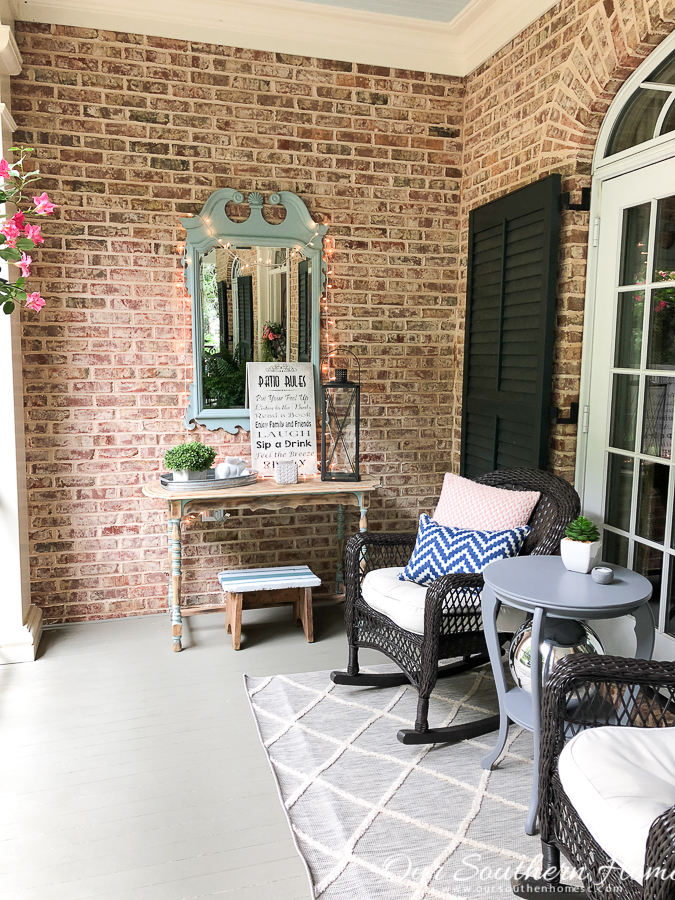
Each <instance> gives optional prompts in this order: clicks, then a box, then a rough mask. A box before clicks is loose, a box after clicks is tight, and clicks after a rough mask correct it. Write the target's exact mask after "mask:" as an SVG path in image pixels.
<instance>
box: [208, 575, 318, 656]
mask: <svg viewBox="0 0 675 900" xmlns="http://www.w3.org/2000/svg"><path fill="white" fill-rule="evenodd" d="M218 580H219V581H220V583H221V585H222V588H223V590H224V591H225V626H226V628H227V633H228V634H231V635H232V646H233V647H234V649H235V650H238V649H239V647H240V644H241V611H242V609H263V608H265V607H268V606H277V605H283V604H287V603H292V604H293V620H294V621H295V624H296V625H302V627H303V630H304V632H305V637H306V638H307V640H308V641H310V642H311V641H313V640H314V624H313V621H312V588H313V587H318V586H319V585H320V584H321V579H320V578H317V577H316V575H315V574H314V572H312V570H311V569H310V568H309V566H280V567H279V568H274V569H230V570H229V571H227V572H219V573H218Z"/></svg>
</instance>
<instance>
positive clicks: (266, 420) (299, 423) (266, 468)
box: [246, 362, 317, 475]
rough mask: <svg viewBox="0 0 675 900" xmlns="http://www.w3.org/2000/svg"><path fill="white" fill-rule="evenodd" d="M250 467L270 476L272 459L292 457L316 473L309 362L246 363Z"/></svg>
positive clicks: (305, 469)
mask: <svg viewBox="0 0 675 900" xmlns="http://www.w3.org/2000/svg"><path fill="white" fill-rule="evenodd" d="M246 370H247V377H248V399H249V410H250V414H251V467H252V468H253V469H255V470H256V471H258V472H260V474H261V475H274V463H275V460H282V459H293V460H295V461H296V462H297V464H298V473H299V474H300V475H316V471H317V468H316V408H315V406H314V366H313V365H312V363H286V362H278V363H248V365H247V367H246Z"/></svg>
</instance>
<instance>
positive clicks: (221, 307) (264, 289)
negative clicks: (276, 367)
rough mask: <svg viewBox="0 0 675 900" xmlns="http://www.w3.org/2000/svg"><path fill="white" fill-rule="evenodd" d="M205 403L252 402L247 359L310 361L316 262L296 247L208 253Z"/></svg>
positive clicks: (204, 270) (204, 260)
mask: <svg viewBox="0 0 675 900" xmlns="http://www.w3.org/2000/svg"><path fill="white" fill-rule="evenodd" d="M201 295H202V341H203V344H202V347H201V360H202V393H203V398H202V399H203V407H204V408H205V409H237V408H241V407H243V406H244V404H245V387H246V363H247V362H310V361H311V333H312V321H311V316H312V262H311V260H310V259H305V258H304V256H303V255H302V253H300V252H299V251H298V250H297V249H294V248H293V247H289V248H283V247H282V248H279V247H259V246H257V247H243V246H242V247H230V246H228V247H222V246H221V247H214V248H213V249H212V250H210V251H209V252H208V253H206V254H203V255H202V256H201Z"/></svg>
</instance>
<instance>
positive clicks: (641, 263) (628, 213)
mask: <svg viewBox="0 0 675 900" xmlns="http://www.w3.org/2000/svg"><path fill="white" fill-rule="evenodd" d="M650 213H651V204H650V203H642V204H641V205H640V206H631V207H630V208H629V209H624V211H623V225H622V226H621V275H620V277H619V284H644V283H645V281H646V280H647V248H648V244H649V216H650Z"/></svg>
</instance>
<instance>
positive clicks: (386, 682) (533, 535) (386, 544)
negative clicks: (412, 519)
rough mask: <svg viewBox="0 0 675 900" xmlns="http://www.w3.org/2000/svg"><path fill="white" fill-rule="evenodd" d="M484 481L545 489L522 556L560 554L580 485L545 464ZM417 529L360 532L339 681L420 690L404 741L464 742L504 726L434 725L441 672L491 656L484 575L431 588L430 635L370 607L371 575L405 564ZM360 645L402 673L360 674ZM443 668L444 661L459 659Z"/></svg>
mask: <svg viewBox="0 0 675 900" xmlns="http://www.w3.org/2000/svg"><path fill="white" fill-rule="evenodd" d="M475 480H476V481H477V482H478V483H479V484H486V485H490V486H492V487H499V488H503V489H506V490H511V491H539V492H540V493H541V498H540V500H539V502H538V503H537V505H536V507H535V509H534V512H533V513H532V516H531V518H530V521H529V523H528V524H529V525H530V527H531V529H532V531H531V532H530V534H529V535H528V537H527V539H526V541H525V543H524V545H523V549H522V551H521V554H530V553H534V554H541V555H553V554H555V553H557V552H558V551H559V548H560V541H561V539H562V537H563V536H564V531H565V526H566V525H567V524H568V522H570V521H571V520H572V519H574V518H575V517H576V516H577V515H578V514H579V497H578V495H577V493H576V491H575V490H574V488H573V487H572V486H571V485H570V484H568V482H566V481H564V480H563V479H562V478H558V477H556V476H555V475H550V474H548V473H547V472H543V471H540V470H538V469H502V470H500V471H497V472H488V473H487V474H486V475H481V476H480V477H479V478H476V479H475ZM415 540H416V535H415V534H376V533H375V534H373V533H368V532H366V533H362V534H357V535H354V537H352V538H351V539H350V540H349V542H348V543H347V549H346V552H345V588H346V599H345V624H346V627H347V640H348V641H349V664H348V667H347V671H346V672H342V671H336V672H332V673H331V678H332V680H333V681H334V682H335V683H336V684H350V685H361V686H363V687H394V686H396V685H402V684H407V683H408V682H409V683H410V684H412V685H413V686H414V687H415V688H417V691H418V694H419V700H418V704H417V717H416V721H415V728H414V730H413V729H402V730H401V731H399V732H398V739H399V740H400V741H401V742H402V743H404V744H434V743H441V742H442V743H457V742H458V741H463V740H466V739H467V738H471V737H477V736H478V735H480V734H488V733H489V732H491V731H494V730H496V729H497V728H498V727H499V716H490V717H488V718H483V719H479V720H477V721H474V722H469V723H466V724H461V725H453V726H450V727H445V728H429V723H428V712H429V698H430V696H431V693H432V691H433V689H434V687H435V685H436V680H437V678H439V677H447V676H450V675H456V674H459V673H460V672H466V671H467V670H469V669H473V668H475V667H476V666H481V665H483V664H484V663H486V662H488V661H489V657H488V654H487V647H486V644H485V638H484V636H483V622H482V618H481V608H480V596H481V590H482V588H483V576H482V575H445V576H443V577H442V578H439V579H438V580H437V581H435V582H434V583H433V584H432V585H431V586H430V587H429V589H428V590H427V594H426V599H425V610H424V634H415V633H413V632H410V631H406V630H404V629H403V628H401V627H400V626H399V625H397V624H396V623H395V622H393V621H392V620H391V619H390V618H388V617H387V616H385V615H384V614H382V613H380V612H377V611H376V610H374V609H373V608H372V607H370V606H369V605H368V604H367V603H366V602H365V600H364V599H363V596H362V594H361V585H362V582H363V579H364V578H365V576H366V575H367V574H368V572H370V571H372V570H373V569H382V568H386V567H390V566H405V565H406V563H407V562H408V560H409V558H410V555H411V553H412V549H413V547H414V545H415ZM359 647H371V648H373V649H375V650H379V651H380V652H381V653H384V654H385V655H386V656H388V657H389V658H390V659H392V660H393V661H394V662H395V663H396V664H397V665H398V666H399V668H400V669H402V671H401V672H396V673H392V674H366V673H360V672H359V658H358V652H359ZM457 657H461V659H460V660H458V661H457V662H453V663H450V664H447V665H445V666H442V667H440V668H439V661H440V660H444V659H454V658H457Z"/></svg>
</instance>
